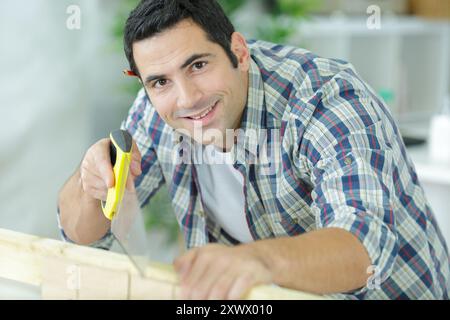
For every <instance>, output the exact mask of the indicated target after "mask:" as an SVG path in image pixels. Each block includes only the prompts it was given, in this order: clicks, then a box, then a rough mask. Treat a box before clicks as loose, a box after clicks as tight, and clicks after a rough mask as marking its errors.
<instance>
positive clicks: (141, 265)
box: [101, 130, 148, 276]
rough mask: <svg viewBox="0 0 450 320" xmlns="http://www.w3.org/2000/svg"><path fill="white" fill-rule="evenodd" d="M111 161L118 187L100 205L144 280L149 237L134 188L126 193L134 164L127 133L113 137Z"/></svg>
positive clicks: (117, 238) (130, 141)
mask: <svg viewBox="0 0 450 320" xmlns="http://www.w3.org/2000/svg"><path fill="white" fill-rule="evenodd" d="M110 139H111V143H110V150H109V151H110V158H111V164H112V165H113V172H114V179H115V183H114V186H113V187H112V188H109V189H108V194H107V197H106V201H101V205H102V210H103V213H104V215H105V216H106V218H108V219H109V220H111V232H112V234H113V235H114V237H115V239H116V240H117V242H118V244H119V246H120V247H121V248H122V250H123V251H124V253H125V254H126V255H127V256H128V257H129V259H130V260H131V262H132V263H133V265H134V266H135V267H136V269H137V270H138V272H139V273H140V274H141V275H142V276H145V270H146V266H147V260H148V255H147V244H148V242H147V234H146V231H145V226H144V221H143V216H142V213H141V210H140V206H139V201H138V198H137V194H136V189H135V188H134V184H132V185H133V187H132V190H127V189H126V183H127V179H128V172H129V168H130V162H131V149H132V142H133V140H132V138H131V135H130V134H129V133H128V131H125V130H115V131H113V132H111V133H110Z"/></svg>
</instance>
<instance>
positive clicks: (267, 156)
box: [59, 0, 450, 299]
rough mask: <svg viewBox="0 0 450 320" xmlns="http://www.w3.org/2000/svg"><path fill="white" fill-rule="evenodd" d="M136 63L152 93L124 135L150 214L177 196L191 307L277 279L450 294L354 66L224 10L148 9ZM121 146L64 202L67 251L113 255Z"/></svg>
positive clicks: (352, 291) (426, 225)
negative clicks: (107, 207)
mask: <svg viewBox="0 0 450 320" xmlns="http://www.w3.org/2000/svg"><path fill="white" fill-rule="evenodd" d="M125 53H126V55H127V58H128V61H129V63H130V68H131V71H130V73H134V74H135V75H137V76H138V77H139V79H140V81H141V82H142V84H143V86H144V88H143V90H141V92H140V93H139V94H138V97H137V98H136V101H135V102H134V104H133V106H132V108H131V110H130V113H129V117H128V119H127V120H126V122H125V123H124V125H123V128H125V129H126V130H128V131H129V132H130V133H131V134H132V136H133V139H134V145H133V159H134V160H133V162H132V164H131V174H132V178H133V179H134V186H135V188H136V192H137V194H138V197H139V200H140V202H141V205H142V206H144V205H146V204H147V203H148V202H149V200H150V199H151V197H152V195H153V194H154V193H155V191H156V190H157V189H158V188H159V187H160V185H161V184H162V183H167V184H168V188H169V192H170V196H171V199H172V205H173V207H174V211H175V214H176V215H177V219H178V221H179V223H180V226H181V229H182V231H183V233H184V236H185V240H186V244H187V247H188V248H190V250H189V251H188V252H187V253H186V254H184V255H183V256H181V257H179V258H177V259H176V260H175V262H174V266H175V269H176V270H177V272H178V273H179V276H180V281H181V287H182V297H184V298H194V299H205V298H211V299H225V298H228V299H235V298H240V297H242V296H243V295H244V294H245V293H246V292H247V290H248V289H249V288H251V287H252V286H254V285H257V284H269V283H274V284H277V285H280V286H284V287H288V288H293V289H297V290H302V291H308V292H314V293H318V294H333V297H339V298H353V299H408V298H410V299H423V298H429V299H433V298H438V299H442V298H444V299H447V298H448V291H449V274H450V271H449V258H448V254H447V248H446V245H445V242H444V239H443V237H442V234H441V233H440V231H439V228H438V226H437V224H436V221H435V219H434V217H433V214H432V212H431V210H430V208H429V206H428V204H427V202H426V199H425V196H424V193H423V190H422V188H421V187H420V184H419V182H418V179H417V176H416V173H415V171H414V166H413V165H412V163H411V160H410V159H409V157H408V156H407V154H406V151H405V147H404V144H403V142H402V140H401V136H400V133H399V132H398V129H397V127H396V125H395V123H394V121H393V119H392V117H391V115H390V113H389V111H388V110H387V108H386V106H385V105H384V104H383V102H382V101H380V99H379V98H378V97H377V96H376V95H375V94H374V92H373V91H372V90H371V89H370V88H369V87H368V85H367V84H365V83H364V82H363V81H362V80H361V79H360V78H359V77H358V75H357V74H356V73H355V71H354V70H353V68H352V66H351V65H349V64H347V63H345V62H342V61H337V60H330V59H324V58H320V57H318V56H315V55H313V54H312V53H310V52H308V51H306V50H303V49H297V48H293V47H287V46H281V45H275V44H271V43H266V42H262V41H250V42H248V43H247V42H246V40H245V39H244V37H243V36H242V35H241V34H240V33H238V32H235V31H234V28H233V26H232V25H231V23H230V22H229V20H228V19H227V17H226V16H225V15H224V13H223V11H222V10H221V8H220V6H219V5H218V4H217V3H216V2H215V1H211V0H199V1H187V0H185V1H181V0H178V1H177V0H170V1H162V0H154V1H142V2H141V3H140V4H139V5H138V6H137V8H136V9H135V10H134V11H133V12H131V14H130V17H129V18H128V20H127V23H126V27H125ZM261 133H263V134H261ZM108 146H109V139H103V140H100V141H99V142H97V143H96V144H94V145H93V146H92V147H91V148H90V149H89V150H88V151H87V153H86V155H85V156H84V159H83V161H82V163H81V165H80V168H78V169H77V170H76V172H75V174H74V175H73V176H72V177H71V178H70V179H69V180H68V182H67V183H66V185H65V186H64V187H63V188H62V190H61V192H60V195H59V209H60V224H61V227H62V229H63V235H64V237H65V238H66V239H67V240H69V239H70V240H71V241H74V242H77V243H80V244H90V245H93V246H97V247H108V246H109V245H110V243H111V234H110V232H109V228H110V223H109V221H108V220H107V219H105V218H104V216H103V214H102V212H101V208H100V201H99V200H101V199H105V197H106V191H107V188H108V187H112V186H113V185H114V178H113V174H112V168H111V164H110V160H109V149H108ZM202 160H204V161H202ZM205 162H206V163H205ZM128 182H129V183H128V187H129V188H130V189H133V183H132V179H130V181H128ZM150 205H151V204H150Z"/></svg>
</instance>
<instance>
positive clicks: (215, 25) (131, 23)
mask: <svg viewBox="0 0 450 320" xmlns="http://www.w3.org/2000/svg"><path fill="white" fill-rule="evenodd" d="M184 19H191V20H192V21H193V22H194V23H196V24H197V25H198V26H200V27H201V28H202V29H203V30H204V31H205V33H206V35H207V38H208V40H210V41H212V42H214V43H217V44H219V45H220V46H221V47H222V48H223V49H224V50H225V53H226V54H227V56H228V57H229V59H230V61H231V63H232V65H233V66H234V67H235V68H236V67H237V65H238V60H237V58H236V56H235V55H234V54H233V52H232V51H231V35H232V34H233V32H234V27H233V25H232V23H231V22H230V20H229V19H228V17H227V16H226V15H225V12H224V11H223V10H222V7H221V6H220V5H219V4H218V3H217V1H216V0H142V1H141V2H140V3H139V4H138V6H137V7H136V8H135V9H134V10H133V11H131V13H130V16H129V17H128V19H127V22H126V24H125V32H124V49H125V55H126V57H127V59H128V62H129V64H130V69H131V71H133V72H134V73H135V74H137V75H139V71H138V70H137V67H136V63H135V61H134V56H133V43H135V42H137V41H140V40H144V39H146V38H149V37H151V36H153V35H155V34H158V33H161V32H163V31H165V30H167V29H169V28H171V27H173V26H174V25H176V24H177V23H178V22H180V21H182V20H184Z"/></svg>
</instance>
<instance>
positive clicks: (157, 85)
mask: <svg viewBox="0 0 450 320" xmlns="http://www.w3.org/2000/svg"><path fill="white" fill-rule="evenodd" d="M165 85H167V80H166V79H159V80H156V81H155V82H154V83H153V86H152V87H153V88H162V87H164V86H165Z"/></svg>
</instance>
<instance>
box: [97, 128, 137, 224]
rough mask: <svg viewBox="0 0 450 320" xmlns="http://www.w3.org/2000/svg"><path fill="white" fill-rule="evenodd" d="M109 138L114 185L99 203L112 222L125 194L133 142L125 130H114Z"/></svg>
mask: <svg viewBox="0 0 450 320" xmlns="http://www.w3.org/2000/svg"><path fill="white" fill-rule="evenodd" d="M109 137H110V139H111V144H110V146H109V153H110V157H111V164H112V165H113V172H114V180H115V183H114V186H113V187H112V188H109V189H108V195H107V197H106V201H101V204H102V210H103V214H104V215H105V217H106V218H108V219H109V220H112V219H113V218H114V215H115V214H116V213H117V211H118V210H119V208H120V204H121V202H122V198H123V194H124V192H125V186H126V183H127V178H128V171H129V168H130V162H131V147H132V141H133V140H132V138H131V135H130V134H129V133H128V131H125V130H115V131H113V132H111V133H110V134H109Z"/></svg>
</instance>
